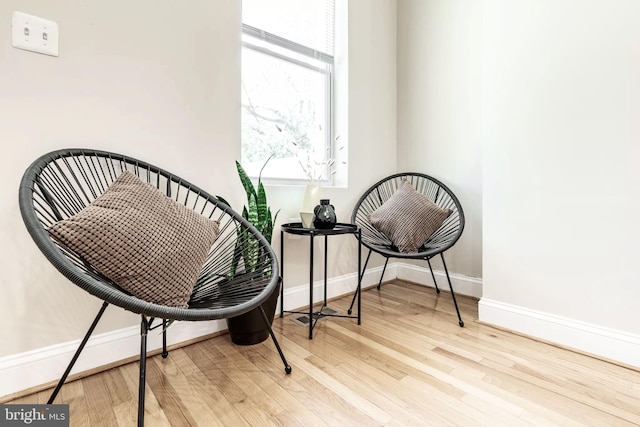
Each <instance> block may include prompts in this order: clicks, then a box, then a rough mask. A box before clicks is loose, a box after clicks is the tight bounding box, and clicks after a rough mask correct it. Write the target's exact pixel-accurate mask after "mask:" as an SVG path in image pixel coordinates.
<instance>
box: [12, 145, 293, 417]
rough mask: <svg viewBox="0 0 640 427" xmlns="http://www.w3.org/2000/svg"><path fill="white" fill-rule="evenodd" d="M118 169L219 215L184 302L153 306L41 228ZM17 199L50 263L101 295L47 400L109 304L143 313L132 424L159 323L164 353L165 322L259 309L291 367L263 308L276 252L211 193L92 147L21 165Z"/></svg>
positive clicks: (98, 190)
mask: <svg viewBox="0 0 640 427" xmlns="http://www.w3.org/2000/svg"><path fill="white" fill-rule="evenodd" d="M124 171H129V172H131V173H134V174H135V175H137V176H138V178H140V180H141V181H143V182H147V183H150V184H152V185H153V186H154V187H155V188H157V189H159V190H161V191H162V192H163V193H165V194H166V195H167V196H168V197H170V198H171V199H173V200H175V201H177V202H179V203H181V204H183V205H184V206H186V207H188V208H190V209H193V210H194V211H196V212H198V213H200V214H202V215H203V216H205V217H208V218H210V219H213V220H217V221H219V233H220V234H219V236H218V238H217V239H216V241H215V243H214V244H213V247H212V248H211V249H210V252H209V255H208V257H207V259H206V262H205V264H204V266H203V268H202V269H201V272H200V275H199V278H198V280H197V282H196V285H195V286H194V290H193V293H192V294H191V297H190V299H189V302H188V307H186V308H180V307H170V306H165V305H158V304H154V303H150V302H147V301H144V300H142V299H139V298H137V297H135V296H133V295H131V294H130V293H128V292H126V291H124V290H123V289H121V288H120V287H119V286H118V285H116V284H115V283H113V282H112V281H111V280H109V279H108V278H106V277H104V276H103V275H101V274H100V273H99V272H98V271H97V270H96V269H95V268H93V267H92V266H91V265H90V264H89V263H87V262H86V261H85V260H84V259H82V258H81V257H79V256H78V255H76V254H75V253H74V252H73V251H71V250H70V249H68V248H66V247H64V246H62V245H61V244H59V243H57V242H56V241H54V240H53V239H52V238H51V237H50V235H49V232H48V231H47V230H48V228H49V227H50V226H51V225H52V224H54V223H56V222H57V221H59V220H62V219H66V218H69V217H71V216H72V215H74V214H76V213H78V212H79V211H80V210H82V209H83V208H84V207H86V206H87V205H88V204H89V203H91V202H92V201H93V200H95V199H96V198H97V197H98V196H99V195H101V194H102V193H103V192H104V191H105V189H106V188H107V187H108V186H109V185H110V184H111V183H112V182H113V181H114V180H115V179H116V177H118V176H119V175H120V173H122V172H124ZM19 205H20V211H21V213H22V218H23V220H24V223H25V225H26V227H27V230H28V231H29V233H30V234H31V237H32V238H33V239H34V241H35V243H36V244H37V246H38V247H39V248H40V250H41V251H42V252H43V253H44V255H45V256H46V257H47V258H48V259H49V261H50V262H51V263H52V264H53V265H54V266H55V267H56V268H57V269H58V271H60V272H61V273H62V274H63V275H64V276H65V277H66V278H67V279H69V280H71V281H72V282H73V283H74V284H76V285H78V286H79V287H81V288H82V289H84V290H85V291H87V292H89V293H90V294H92V295H94V296H96V297H98V298H100V299H101V300H103V301H104V302H103V304H102V307H101V308H100V310H99V312H98V314H97V316H96V317H95V319H94V321H93V323H92V324H91V326H90V327H89V330H88V331H87V333H86V335H85V337H84V339H83V340H82V342H81V343H80V346H79V347H78V349H77V351H76V353H75V355H74V356H73V358H72V360H71V362H70V363H69V366H68V367H67V369H66V371H65V372H64V374H63V375H62V378H61V379H60V381H59V382H58V384H57V386H56V388H55V390H54V391H53V393H52V394H51V397H50V398H49V401H48V403H49V404H51V403H53V401H54V399H55V398H56V395H57V394H58V392H59V391H60V388H61V387H62V385H63V384H64V382H65V381H66V379H67V376H68V375H69V372H70V371H71V369H72V368H73V365H74V364H75V362H76V360H77V359H78V357H79V355H80V353H81V352H82V350H83V349H84V347H85V344H86V343H87V341H88V339H89V337H90V336H91V334H92V332H93V330H94V329H95V327H96V325H97V323H98V321H99V320H100V318H101V317H102V315H103V313H104V311H105V309H106V308H107V306H108V305H109V304H114V305H116V306H118V307H121V308H123V309H125V310H128V311H131V312H134V313H137V314H140V316H141V328H140V382H139V395H138V425H144V400H145V395H144V393H145V376H146V354H147V334H148V332H149V331H150V330H152V329H155V328H157V327H162V328H163V348H162V356H163V357H167V355H168V353H167V341H166V334H167V324H168V323H169V322H171V321H174V320H186V321H203V320H213V319H227V318H230V317H234V316H238V315H240V314H243V313H246V312H248V311H250V310H252V309H254V308H256V307H260V311H261V312H262V318H263V320H264V322H265V324H266V325H267V328H268V330H269V333H270V335H271V338H272V340H273V342H274V344H275V346H276V349H277V350H278V353H279V354H280V357H281V359H282V362H283V363H284V366H285V372H286V373H287V374H289V373H290V372H291V367H290V366H289V364H288V363H287V361H286V359H285V356H284V354H283V352H282V350H281V348H280V345H279V344H278V341H277V339H276V337H275V335H274V333H273V330H272V329H271V322H270V320H269V319H268V318H267V316H266V314H265V312H264V310H263V309H262V304H263V303H264V302H265V300H267V298H268V297H269V296H270V295H271V294H272V293H274V292H277V289H278V287H279V286H280V277H279V271H278V263H277V260H276V256H275V253H274V251H273V250H272V248H271V246H270V244H269V243H268V242H267V240H266V239H265V238H264V236H262V235H261V234H260V233H259V232H258V231H257V230H256V229H255V228H254V227H253V226H252V225H251V224H250V223H249V222H247V221H246V220H245V219H244V218H242V216H240V215H239V214H238V213H236V212H235V211H233V210H232V209H231V208H230V207H229V206H227V205H226V204H224V203H222V202H220V201H219V200H218V199H217V198H215V197H213V196H211V195H209V194H207V193H206V192H204V191H203V190H201V189H200V188H198V187H196V186H194V185H192V184H190V183H188V182H187V181H185V180H183V179H181V178H179V177H177V176H175V175H172V174H171V173H169V172H167V171H165V170H162V169H160V168H158V167H155V166H152V165H150V164H148V163H145V162H142V161H140V160H136V159H133V158H131V157H127V156H124V155H120V154H115V153H109V152H104V151H96V150H87V149H63V150H58V151H54V152H51V153H49V154H46V155H43V156H42V157H40V158H39V159H37V160H36V161H35V162H33V163H32V164H31V166H29V168H28V169H27V170H26V171H25V173H24V176H23V178H22V181H21V183H20V191H19ZM242 236H244V237H242ZM240 239H251V243H252V245H253V248H254V249H255V250H254V252H253V253H254V254H255V259H254V263H252V265H251V268H250V269H247V268H244V267H243V260H242V259H241V258H240V257H239V255H238V249H237V248H238V245H239V244H241V243H242V242H240ZM231 270H233V273H232V274H231V275H230V271H231ZM229 277H232V279H231V280H230V279H229Z"/></svg>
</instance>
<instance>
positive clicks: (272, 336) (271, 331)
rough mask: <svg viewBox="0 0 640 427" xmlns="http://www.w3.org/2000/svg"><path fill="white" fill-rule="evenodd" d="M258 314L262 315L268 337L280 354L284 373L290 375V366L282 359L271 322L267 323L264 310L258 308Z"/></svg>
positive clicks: (282, 355) (267, 319) (282, 354)
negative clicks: (269, 336) (267, 330)
mask: <svg viewBox="0 0 640 427" xmlns="http://www.w3.org/2000/svg"><path fill="white" fill-rule="evenodd" d="M260 313H261V314H262V319H263V320H264V323H265V325H267V329H269V335H271V339H272V340H273V344H275V346H276V349H277V350H278V354H280V359H282V363H283V364H284V371H285V372H286V373H287V374H290V373H291V365H289V363H287V359H286V358H285V357H284V353H283V352H282V349H281V348H280V344H279V343H278V340H277V339H276V336H275V334H274V333H273V328H271V322H269V318H268V317H267V314H266V313H265V312H264V309H263V308H262V306H260Z"/></svg>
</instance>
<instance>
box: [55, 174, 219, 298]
mask: <svg viewBox="0 0 640 427" xmlns="http://www.w3.org/2000/svg"><path fill="white" fill-rule="evenodd" d="M49 233H50V234H51V236H52V237H53V238H54V239H55V240H57V241H58V242H59V243H61V244H62V245H64V246H66V247H68V248H69V249H72V250H73V251H74V252H76V253H77V254H78V255H80V256H81V257H82V258H83V259H85V260H86V261H87V262H89V263H90V264H91V265H92V266H93V267H95V268H96V269H97V270H98V271H99V272H100V273H102V274H103V275H104V276H106V277H108V278H109V279H111V280H112V281H113V282H114V283H116V284H117V285H119V286H120V287H121V288H123V289H125V290H127V291H128V292H130V293H131V294H133V295H135V296H137V297H138V298H140V299H143V300H145V301H148V302H152V303H156V304H161V305H168V306H172V307H187V303H188V301H189V298H190V296H191V292H192V291H193V286H194V284H195V281H196V279H197V278H198V275H199V273H200V269H201V268H202V266H203V264H204V262H205V260H206V257H207V255H208V253H209V250H210V248H211V246H212V245H213V242H214V241H215V239H216V238H217V237H218V233H219V223H218V222H217V221H213V220H210V219H208V218H205V217H204V216H202V215H200V214H198V213H197V212H194V211H193V210H191V209H188V208H186V207H185V206H183V205H181V204H179V203H177V202H175V201H174V200H171V199H169V198H168V197H166V196H165V195H164V194H163V193H162V192H160V191H159V190H158V189H156V188H154V187H153V186H151V185H150V184H146V183H144V182H142V181H140V179H138V177H137V176H135V175H134V174H132V173H130V172H124V173H122V174H121V175H120V176H119V177H118V178H117V179H116V181H114V182H113V184H111V186H109V188H107V190H106V191H105V192H104V194H102V195H101V196H100V197H98V198H97V199H96V200H94V201H93V202H92V203H91V204H90V205H89V206H87V207H86V208H84V209H83V210H82V211H80V212H78V213H77V214H76V215H74V216H72V217H71V218H69V219H66V220H62V221H59V222H57V223H56V224H54V225H52V226H51V227H50V228H49Z"/></svg>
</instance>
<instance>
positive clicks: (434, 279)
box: [427, 258, 440, 294]
mask: <svg viewBox="0 0 640 427" xmlns="http://www.w3.org/2000/svg"><path fill="white" fill-rule="evenodd" d="M427 264H429V271H430V272H431V278H432V279H433V286H435V287H436V293H437V294H439V293H440V288H439V287H438V282H437V281H436V275H435V274H433V268H431V260H430V259H429V258H427Z"/></svg>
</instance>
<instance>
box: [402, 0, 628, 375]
mask: <svg viewBox="0 0 640 427" xmlns="http://www.w3.org/2000/svg"><path fill="white" fill-rule="evenodd" d="M639 12H640V5H639V4H638V3H637V2H636V1H630V0H629V1H618V2H613V3H612V2H605V1H603V0H588V1H583V2H576V1H572V0H560V1H556V0H542V1H539V0H536V1H528V0H510V1H500V0H484V1H473V0H398V7H397V14H398V36H397V40H398V53H397V55H398V71H397V73H398V167H399V169H401V170H402V169H416V170H429V171H431V173H432V174H434V175H436V176H439V177H441V178H442V179H443V180H444V181H445V182H447V183H451V187H452V188H453V190H454V191H455V192H456V193H458V195H459V197H460V199H461V202H462V204H463V207H464V208H465V213H466V214H467V221H468V224H467V228H466V229H465V232H464V235H463V238H462V239H461V241H460V242H459V243H458V244H457V245H456V247H455V250H453V251H451V253H450V254H449V257H448V258H447V261H448V264H451V265H453V266H454V267H453V268H452V269H453V270H454V271H455V272H456V273H461V274H466V275H471V276H481V277H482V296H483V298H482V300H481V302H480V320H481V321H484V322H488V323H493V324H496V325H499V326H503V327H506V328H510V329H515V330H518V331H520V332H524V333H527V334H530V335H534V336H538V337H541V338H544V339H548V340H551V341H554V342H557V343H560V344H563V345H566V346H569V347H574V348H578V349H581V350H584V351H587V352H591V353H594V354H598V355H601V356H604V357H608V358H611V359H614V360H618V361H622V362H624V363H629V364H634V365H636V366H639V365H640V326H638V325H640V311H639V310H638V303H637V301H640V287H639V286H638V283H640V280H639V279H640V277H639V276H640V275H639V273H638V272H637V269H636V268H635V264H636V260H635V252H637V251H634V243H635V242H636V241H638V239H639V238H640V226H638V225H637V224H638V221H637V218H638V217H639V215H638V214H639V213H640V203H639V202H638V201H637V200H638V197H637V193H638V188H640V187H639V184H640V169H638V167H637V166H636V165H635V163H637V161H638V159H639V158H640V156H639V155H640V145H639V144H638V140H639V136H640V122H639V121H638V117H640V114H639V113H640V78H639V77H638V76H640V73H639V71H640V50H639V49H638V47H637V43H636V42H635V41H636V40H638V38H639V36H640V29H639V27H638V26H637V22H636V21H637V17H638V16H640V14H639Z"/></svg>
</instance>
